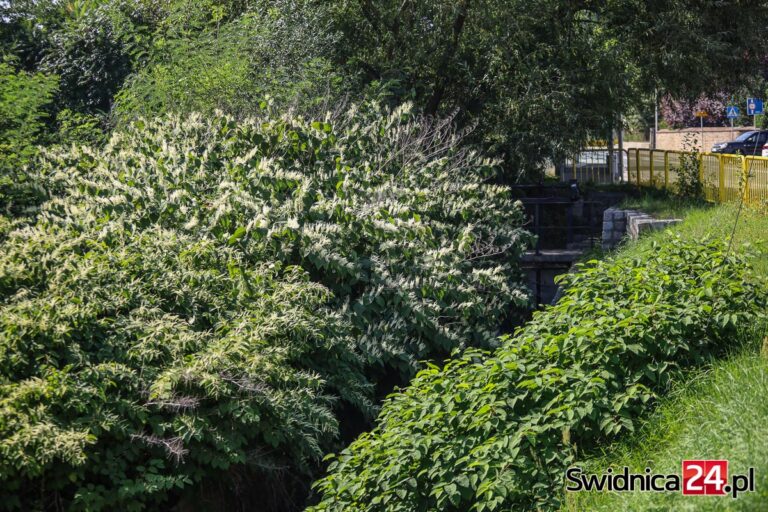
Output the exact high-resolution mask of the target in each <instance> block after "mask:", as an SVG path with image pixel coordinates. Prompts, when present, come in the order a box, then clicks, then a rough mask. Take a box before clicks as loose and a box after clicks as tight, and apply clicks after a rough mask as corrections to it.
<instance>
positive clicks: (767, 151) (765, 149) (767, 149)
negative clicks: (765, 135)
mask: <svg viewBox="0 0 768 512" xmlns="http://www.w3.org/2000/svg"><path fill="white" fill-rule="evenodd" d="M763 157H765V158H768V144H766V145H765V146H763Z"/></svg>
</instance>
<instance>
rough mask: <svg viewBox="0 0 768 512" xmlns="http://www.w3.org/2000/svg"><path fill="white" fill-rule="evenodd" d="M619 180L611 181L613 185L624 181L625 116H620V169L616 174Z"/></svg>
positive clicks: (613, 179)
mask: <svg viewBox="0 0 768 512" xmlns="http://www.w3.org/2000/svg"><path fill="white" fill-rule="evenodd" d="M616 174H617V175H618V176H616V177H617V178H618V180H616V179H615V178H616V177H614V178H612V179H611V181H612V183H616V182H617V181H619V182H621V181H624V116H622V115H621V114H619V169H618V171H617V173H616Z"/></svg>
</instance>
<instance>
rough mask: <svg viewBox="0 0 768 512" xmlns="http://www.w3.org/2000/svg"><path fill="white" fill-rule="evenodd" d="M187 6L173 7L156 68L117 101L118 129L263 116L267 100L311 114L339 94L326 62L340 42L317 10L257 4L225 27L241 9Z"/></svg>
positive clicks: (153, 61)
mask: <svg viewBox="0 0 768 512" xmlns="http://www.w3.org/2000/svg"><path fill="white" fill-rule="evenodd" d="M189 3H190V2H176V3H175V4H172V5H171V8H170V12H169V13H168V14H167V17H166V19H165V22H164V24H163V25H162V27H161V28H160V29H159V30H158V34H156V36H155V48H154V50H153V51H152V53H151V57H150V65H148V66H146V67H144V68H143V69H141V70H139V71H138V72H137V73H136V74H135V75H134V76H133V77H132V78H131V79H130V80H129V81H128V83H127V84H126V87H125V88H124V89H123V90H121V91H120V92H119V94H118V95H117V101H116V108H115V114H116V116H117V120H118V121H119V122H123V123H124V122H125V121H126V120H127V121H132V120H134V119H135V118H136V117H139V116H156V115H158V114H159V113H166V112H174V113H182V114H186V113H190V112H200V113H202V114H205V115H212V114H213V113H214V112H215V111H216V110H221V111H223V112H225V113H227V114H233V115H236V116H238V117H240V118H242V117H246V116H250V115H254V114H257V113H258V110H259V107H258V105H259V102H260V100H261V99H263V98H265V97H270V98H272V101H273V102H274V103H275V104H277V105H280V106H281V107H282V108H283V109H287V108H286V107H287V106H290V107H301V109H302V111H307V110H315V108H313V107H315V106H316V104H318V103H320V104H324V103H325V102H326V101H328V98H329V97H338V96H340V95H341V90H342V83H341V77H340V75H339V74H338V73H337V72H336V71H335V70H334V69H333V67H332V65H331V63H330V61H329V60H328V56H329V55H331V54H332V53H333V50H334V47H333V43H334V38H333V37H332V34H330V33H329V32H328V30H327V29H326V27H324V26H323V9H322V8H321V6H320V5H319V4H317V3H312V2H308V1H306V0H301V1H296V0H259V1H256V2H251V5H250V6H249V8H248V9H245V10H244V12H242V13H241V14H240V15H239V16H238V17H236V18H235V19H231V20H227V17H228V16H230V17H231V16H232V15H233V14H234V13H237V12H238V11H239V10H240V9H237V7H238V6H229V8H228V7H227V6H226V5H206V3H205V2H193V4H194V5H192V6H190V5H187V4H189ZM214 4H221V2H214ZM310 4H311V5H310ZM232 11H234V13H233V12H232ZM208 16H210V17H211V19H207V17H208ZM201 18H202V19H201Z"/></svg>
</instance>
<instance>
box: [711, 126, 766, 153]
mask: <svg viewBox="0 0 768 512" xmlns="http://www.w3.org/2000/svg"><path fill="white" fill-rule="evenodd" d="M765 145H768V130H766V131H757V130H754V131H749V132H744V133H742V134H741V135H739V136H738V137H736V138H735V139H733V140H732V141H730V142H716V143H715V144H714V145H713V146H712V153H727V154H731V155H758V156H759V155H761V154H762V152H763V146H765Z"/></svg>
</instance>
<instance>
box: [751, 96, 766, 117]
mask: <svg viewBox="0 0 768 512" xmlns="http://www.w3.org/2000/svg"><path fill="white" fill-rule="evenodd" d="M762 113H763V100H761V99H760V98H747V115H748V116H756V115H759V114H762Z"/></svg>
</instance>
